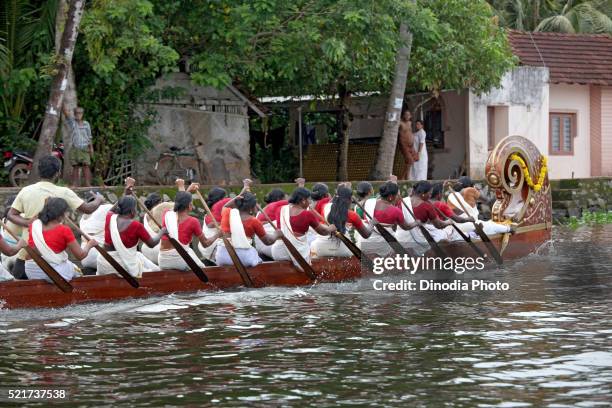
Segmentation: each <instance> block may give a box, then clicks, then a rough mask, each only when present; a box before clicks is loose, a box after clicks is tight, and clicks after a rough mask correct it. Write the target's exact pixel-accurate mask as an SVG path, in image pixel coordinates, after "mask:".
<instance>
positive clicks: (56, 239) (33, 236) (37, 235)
mask: <svg viewBox="0 0 612 408" xmlns="http://www.w3.org/2000/svg"><path fill="white" fill-rule="evenodd" d="M67 212H68V203H67V202H66V200H64V199H63V198H57V197H50V198H48V199H47V201H46V202H45V205H44V207H43V209H42V210H41V211H40V213H39V214H38V218H37V219H36V220H34V222H32V224H31V225H30V227H29V231H30V238H29V245H30V246H31V247H32V248H36V249H37V250H38V252H40V254H41V255H42V257H43V258H44V259H45V261H47V262H48V263H49V265H51V267H52V268H53V269H55V270H56V272H57V273H59V274H60V275H61V276H62V278H64V279H66V280H68V281H69V280H71V279H72V278H74V277H75V276H77V275H79V273H78V268H77V267H76V266H75V265H74V264H73V263H72V262H70V261H69V260H68V254H67V252H66V251H68V252H70V253H71V254H72V256H74V257H75V258H76V259H77V260H79V261H80V260H81V259H83V258H85V257H86V256H87V254H88V253H89V251H90V250H91V248H93V247H94V246H96V245H98V242H97V241H96V240H94V239H92V240H91V241H88V242H87V244H86V245H85V247H84V248H81V247H80V246H79V243H78V242H77V241H76V239H75V237H74V234H73V233H72V230H71V229H70V228H69V227H68V226H66V225H64V224H63V221H64V217H66V213H67ZM25 273H26V275H27V277H28V279H45V280H47V281H49V282H51V279H49V277H48V276H47V274H46V273H45V272H44V271H43V270H42V269H41V268H40V267H39V266H38V264H36V262H34V261H33V260H32V259H31V258H30V256H29V255H27V256H26V262H25Z"/></svg>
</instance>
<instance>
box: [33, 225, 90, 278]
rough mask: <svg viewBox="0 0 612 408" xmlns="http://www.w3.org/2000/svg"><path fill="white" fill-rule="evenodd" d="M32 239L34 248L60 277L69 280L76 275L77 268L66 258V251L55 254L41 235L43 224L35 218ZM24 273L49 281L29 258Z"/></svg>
mask: <svg viewBox="0 0 612 408" xmlns="http://www.w3.org/2000/svg"><path fill="white" fill-rule="evenodd" d="M32 240H33V241H34V245H35V246H36V249H38V251H39V252H40V255H42V257H43V258H44V259H45V261H47V262H49V265H51V267H53V269H55V270H56V271H57V272H58V273H59V274H60V275H61V276H62V278H64V279H66V280H71V279H72V278H74V277H75V276H78V272H77V271H78V269H77V267H76V266H75V265H74V264H73V263H72V262H70V261H69V260H68V254H67V253H66V251H62V252H60V253H59V254H56V253H55V252H53V250H52V249H51V248H49V246H48V245H47V243H46V242H45V238H44V236H43V224H42V222H41V221H40V220H35V221H34V222H33V223H32ZM25 273H26V275H27V276H28V279H45V280H47V281H49V282H51V279H49V277H48V276H47V274H46V273H45V272H44V271H43V270H42V269H40V267H39V266H38V265H37V264H36V262H34V261H33V260H31V259H29V260H27V261H26V262H25Z"/></svg>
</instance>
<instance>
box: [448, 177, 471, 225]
mask: <svg viewBox="0 0 612 408" xmlns="http://www.w3.org/2000/svg"><path fill="white" fill-rule="evenodd" d="M449 187H450V186H449ZM449 190H450V192H451V194H452V195H453V197H455V199H456V200H457V202H458V203H459V205H460V206H461V209H462V210H463V212H464V213H465V215H467V216H468V217H469V218H471V220H470V222H471V223H473V224H474V225H476V221H475V220H474V217H472V216H471V215H470V213H469V211H468V210H467V208H465V205H463V201H462V200H461V199H460V198H457V195H456V194H457V192H456V191H453V190H452V189H450V188H449Z"/></svg>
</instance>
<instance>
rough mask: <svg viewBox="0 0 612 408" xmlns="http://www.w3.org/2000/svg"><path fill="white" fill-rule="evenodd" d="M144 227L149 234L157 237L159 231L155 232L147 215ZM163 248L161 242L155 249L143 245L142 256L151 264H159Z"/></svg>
mask: <svg viewBox="0 0 612 408" xmlns="http://www.w3.org/2000/svg"><path fill="white" fill-rule="evenodd" d="M142 225H143V226H144V228H145V230H146V231H147V232H148V233H149V235H150V236H152V237H154V236H155V235H157V231H155V230H154V229H153V228H152V227H151V224H150V219H149V215H148V214H145V216H144V218H143V220H142ZM160 246H161V242H159V243H158V244H157V245H155V246H154V247H153V248H149V246H148V245H145V244H143V245H142V246H141V247H140V252H142V254H143V255H144V256H145V257H146V258H147V259H148V260H149V261H151V262H153V263H154V264H157V258H158V257H159V248H160Z"/></svg>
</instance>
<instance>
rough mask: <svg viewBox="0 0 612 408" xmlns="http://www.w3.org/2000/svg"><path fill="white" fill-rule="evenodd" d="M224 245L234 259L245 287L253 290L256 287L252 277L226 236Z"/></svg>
mask: <svg viewBox="0 0 612 408" xmlns="http://www.w3.org/2000/svg"><path fill="white" fill-rule="evenodd" d="M223 244H224V245H225V249H227V253H228V254H229V256H230V258H232V262H233V263H234V266H235V267H236V270H237V271H238V273H239V274H240V277H241V278H242V281H243V282H244V284H245V286H246V287H247V288H252V287H253V286H255V285H254V284H253V280H252V279H251V276H250V275H249V273H248V272H247V270H246V268H245V266H244V264H243V263H242V261H241V260H240V257H239V256H238V253H237V252H236V248H234V246H233V245H232V244H231V243H230V242H229V240H228V239H227V238H226V237H225V235H224V236H223Z"/></svg>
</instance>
